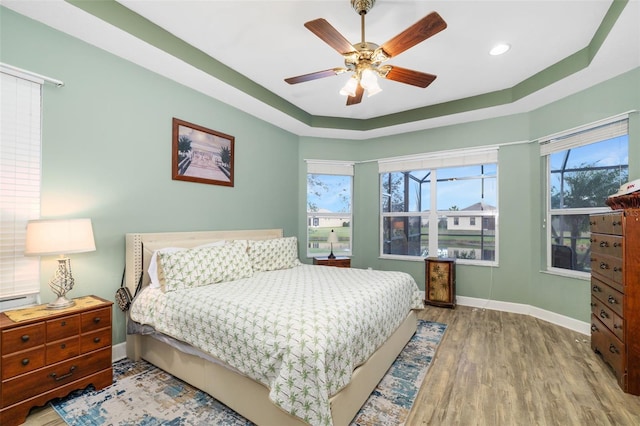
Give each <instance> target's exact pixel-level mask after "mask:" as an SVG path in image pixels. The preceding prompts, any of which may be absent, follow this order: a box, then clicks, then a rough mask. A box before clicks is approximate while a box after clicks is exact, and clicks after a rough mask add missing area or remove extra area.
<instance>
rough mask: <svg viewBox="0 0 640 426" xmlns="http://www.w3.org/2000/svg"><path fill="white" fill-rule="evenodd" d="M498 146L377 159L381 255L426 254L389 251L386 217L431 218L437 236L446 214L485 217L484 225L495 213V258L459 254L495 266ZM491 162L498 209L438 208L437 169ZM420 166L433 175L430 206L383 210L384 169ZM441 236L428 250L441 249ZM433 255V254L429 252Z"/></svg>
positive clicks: (431, 231) (470, 261) (408, 257)
mask: <svg viewBox="0 0 640 426" xmlns="http://www.w3.org/2000/svg"><path fill="white" fill-rule="evenodd" d="M498 149H499V146H486V147H482V148H467V149H459V150H450V151H439V152H433V153H427V154H416V155H412V156H404V157H395V158H388V159H382V160H378V188H379V191H378V194H379V201H378V205H379V212H380V223H379V257H380V258H381V259H393V260H407V261H423V259H424V258H425V256H423V255H419V256H416V255H398V254H386V253H384V245H385V241H384V236H385V233H384V229H385V223H384V222H385V220H386V219H385V218H388V217H397V216H402V217H408V218H410V217H421V218H424V219H426V220H428V222H429V235H436V236H438V235H439V234H438V222H439V220H440V218H442V217H443V216H444V217H455V218H460V217H469V215H470V214H473V216H475V217H478V216H481V217H482V223H483V225H482V226H484V218H485V217H493V218H494V220H495V237H494V238H495V257H494V259H493V260H473V259H464V258H458V259H456V262H458V263H461V264H468V265H479V266H491V267H495V266H498V264H499V224H498V222H499V221H498V217H499V214H498V212H499V206H498V204H499V187H498V186H499V164H498ZM488 164H492V165H495V167H496V174H495V182H496V206H495V208H496V209H495V211H470V210H463V211H455V210H453V211H451V210H437V198H438V196H437V183H438V177H437V171H438V169H445V168H455V167H464V166H481V165H488ZM417 170H430V171H431V173H432V177H431V179H430V185H431V188H430V194H431V197H430V200H429V201H430V205H429V209H428V210H426V211H422V212H393V211H390V212H384V211H382V209H383V197H384V196H385V195H384V193H383V186H382V185H383V182H382V177H383V175H384V174H385V173H397V172H406V171H409V172H411V171H417ZM438 242H439V240H438V238H429V249H428V251H429V253H438V245H439V244H438ZM430 257H431V256H430Z"/></svg>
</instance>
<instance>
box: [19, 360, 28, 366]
mask: <svg viewBox="0 0 640 426" xmlns="http://www.w3.org/2000/svg"><path fill="white" fill-rule="evenodd" d="M20 363H21V364H22V365H24V366H25V367H26V366H27V365H29V358H24V359H23V360H22V361H20Z"/></svg>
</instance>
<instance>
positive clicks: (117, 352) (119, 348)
mask: <svg viewBox="0 0 640 426" xmlns="http://www.w3.org/2000/svg"><path fill="white" fill-rule="evenodd" d="M126 357H127V342H122V343H118V344H117V345H113V346H112V347H111V361H113V362H116V361H119V360H121V359H123V358H126Z"/></svg>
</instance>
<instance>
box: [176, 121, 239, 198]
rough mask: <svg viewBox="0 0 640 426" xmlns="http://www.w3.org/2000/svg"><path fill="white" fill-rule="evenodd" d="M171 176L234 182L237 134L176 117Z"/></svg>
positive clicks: (211, 183)
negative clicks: (226, 132)
mask: <svg viewBox="0 0 640 426" xmlns="http://www.w3.org/2000/svg"><path fill="white" fill-rule="evenodd" d="M172 124H173V125H172V127H173V132H172V162H171V178H172V179H173V180H182V181H187V182H198V183H206V184H210V185H222V186H233V163H234V157H235V154H234V144H235V138H234V137H233V136H231V135H227V134H224V133H221V132H217V131H215V130H211V129H207V128H206V127H202V126H199V125H197V124H193V123H189V122H188V121H184V120H180V119H178V118H175V117H174V118H173V123H172Z"/></svg>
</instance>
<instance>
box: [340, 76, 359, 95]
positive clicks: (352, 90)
mask: <svg viewBox="0 0 640 426" xmlns="http://www.w3.org/2000/svg"><path fill="white" fill-rule="evenodd" d="M357 88H358V80H357V79H356V77H355V76H353V77H351V78H350V79H349V81H347V84H345V85H344V87H343V88H342V89H340V94H341V95H343V96H355V95H356V89H357Z"/></svg>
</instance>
